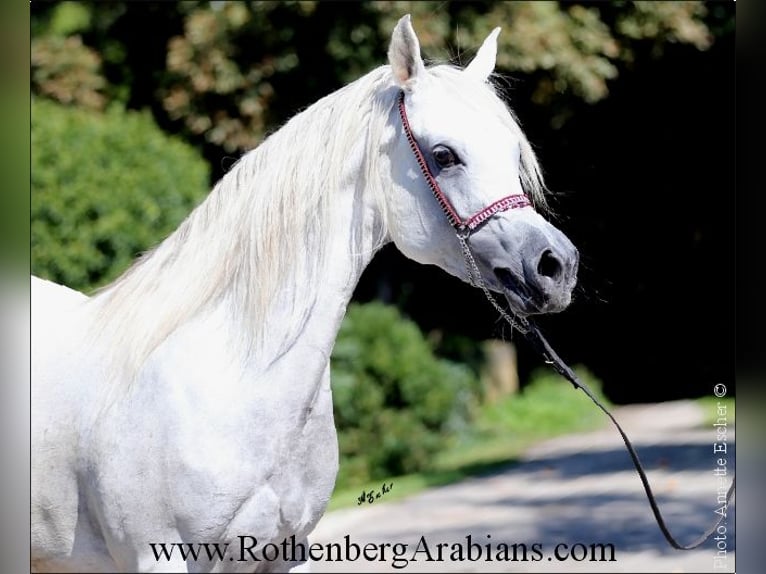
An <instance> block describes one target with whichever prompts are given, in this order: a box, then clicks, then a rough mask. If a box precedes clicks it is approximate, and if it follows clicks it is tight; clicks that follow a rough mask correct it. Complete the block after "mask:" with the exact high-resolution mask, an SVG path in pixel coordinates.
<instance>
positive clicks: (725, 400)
mask: <svg viewBox="0 0 766 574" xmlns="http://www.w3.org/2000/svg"><path fill="white" fill-rule="evenodd" d="M696 403H697V404H698V405H699V406H700V407H701V408H702V411H703V412H704V413H705V422H704V423H703V425H704V426H710V425H712V424H713V423H715V422H716V421H717V420H718V418H719V416H720V415H719V411H718V409H719V408H721V409H724V412H725V413H726V414H725V416H726V423H727V424H729V425H734V422H735V417H736V412H735V410H736V409H735V402H734V398H733V397H722V398H718V397H715V396H705V397H701V398H699V399H697V400H696Z"/></svg>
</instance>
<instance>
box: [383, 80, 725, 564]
mask: <svg viewBox="0 0 766 574" xmlns="http://www.w3.org/2000/svg"><path fill="white" fill-rule="evenodd" d="M397 107H398V110H399V117H400V118H401V121H402V128H403V131H404V134H405V136H406V137H407V141H408V142H409V144H410V148H411V149H412V153H413V155H414V156H415V159H416V161H417V163H418V167H420V171H421V172H422V173H423V177H424V178H425V180H426V183H427V184H428V186H429V187H430V188H431V192H432V193H433V195H434V198H435V199H436V201H437V202H438V203H439V205H440V206H441V208H442V211H444V215H445V216H446V217H447V219H448V220H449V222H450V224H451V225H452V226H453V227H454V228H455V231H456V233H457V239H458V242H459V243H460V248H461V250H462V252H463V259H464V261H465V266H466V271H467V273H468V281H469V282H470V283H471V285H473V286H474V287H479V288H480V289H481V290H482V291H483V293H484V296H485V297H486V298H487V300H488V301H489V302H490V303H491V304H492V306H493V307H494V308H495V310H496V311H497V312H498V313H499V314H500V316H501V317H502V318H503V319H504V320H505V321H506V322H507V323H508V324H509V325H510V326H511V328H512V329H516V330H518V331H519V332H520V333H522V334H523V335H524V336H525V337H526V338H527V340H528V341H529V342H530V344H531V345H532V346H533V347H534V348H535V350H536V351H537V352H538V353H540V355H541V356H542V357H543V359H544V360H545V362H546V363H548V364H549V365H551V366H552V367H553V369H554V370H555V371H556V372H557V373H558V374H560V375H561V376H562V377H564V378H565V379H566V380H568V381H569V382H570V383H572V386H574V388H575V389H580V390H581V391H582V392H584V393H585V394H586V395H587V396H588V398H589V399H590V400H591V401H593V403H594V404H595V405H596V406H597V407H598V408H599V409H601V410H602V411H603V412H604V414H606V416H608V417H609V420H611V421H612V424H614V426H615V428H616V429H617V432H619V433H620V436H621V437H622V442H624V443H625V447H626V448H627V449H628V454H630V458H631V460H632V461H633V466H635V467H636V472H637V473H638V476H639V478H640V479H641V484H643V486H644V492H646V498H647V499H648V501H649V506H650V507H651V508H652V512H653V513H654V518H655V520H656V521H657V526H659V528H660V530H661V531H662V534H663V535H664V536H665V539H666V540H667V541H668V543H669V544H670V545H671V546H672V547H673V548H676V549H678V550H692V549H694V548H697V547H698V546H701V545H702V544H703V543H704V542H705V541H706V540H707V539H708V538H710V537H711V536H712V535H713V534H714V533H715V532H716V529H717V528H718V526H719V525H720V524H721V522H722V521H723V519H724V518H725V513H722V514H720V515H719V517H718V520H716V522H715V523H714V524H713V526H711V527H710V528H708V529H707V530H706V531H705V532H704V533H703V534H702V535H701V536H699V537H698V538H696V539H695V540H694V541H693V542H691V543H690V544H681V543H680V542H678V541H677V540H676V539H675V537H674V536H673V535H672V534H671V533H670V530H669V529H668V527H667V525H666V524H665V519H664V518H663V517H662V513H661V512H660V508H659V506H658V505H657V500H656V498H655V496H654V493H653V492H652V488H651V486H650V485H649V479H648V478H647V477H646V472H645V471H644V467H643V465H642V464H641V460H640V459H639V458H638V453H637V452H636V449H635V448H634V447H633V444H632V443H631V442H630V439H629V438H628V435H627V434H625V431H624V430H622V427H621V426H620V423H618V422H617V419H615V418H614V416H613V415H612V413H610V412H609V409H607V408H606V407H605V406H604V405H603V404H602V403H601V401H599V400H598V398H597V397H596V395H594V394H593V392H592V391H591V390H590V389H589V388H588V386H587V385H585V384H584V383H582V382H581V381H580V380H579V379H578V378H577V375H575V373H574V371H572V369H570V368H569V366H568V365H567V364H566V363H565V362H564V361H562V360H561V357H559V356H558V355H557V354H556V351H554V350H553V348H552V347H551V346H550V344H549V343H548V341H546V340H545V337H543V335H542V333H540V331H539V330H538V328H537V326H536V325H535V324H534V323H532V322H531V321H529V320H528V319H527V318H525V317H517V316H513V312H510V313H509V312H508V311H506V310H505V309H503V307H502V306H501V305H500V304H499V303H498V302H497V301H496V300H495V298H494V297H493V295H492V293H490V291H489V289H488V288H487V285H486V283H485V282H484V278H483V277H482V274H481V271H480V270H479V266H478V265H477V263H476V259H475V258H474V256H473V253H472V252H471V248H470V246H469V245H468V238H469V236H470V234H471V232H473V231H474V230H475V229H476V228H477V227H478V226H479V224H481V223H483V222H484V221H486V220H487V219H489V218H490V217H492V216H493V215H495V214H496V213H498V212H500V211H505V210H508V209H518V208H522V207H528V206H531V203H530V201H529V199H528V198H527V197H526V196H523V195H521V196H520V195H512V196H508V197H505V198H502V199H501V200H499V201H496V202H495V203H493V204H491V205H489V206H487V207H485V208H484V209H483V210H481V211H480V212H478V213H476V214H474V215H472V216H470V217H468V218H466V219H463V218H461V217H460V215H458V213H457V211H456V210H455V208H454V207H453V206H452V204H451V203H450V201H449V199H448V198H447V196H446V195H445V194H444V192H442V190H441V189H440V188H439V184H438V183H437V181H436V179H435V178H434V177H433V175H432V174H431V172H430V170H429V169H428V164H427V162H426V160H425V157H424V156H423V153H422V151H421V150H420V146H419V145H418V143H417V140H416V139H415V135H414V134H413V133H412V129H411V128H410V123H409V120H408V118H407V112H406V109H405V104H404V92H400V94H399V98H398V100H397ZM735 479H736V476H734V477H733V478H732V481H731V486H730V487H729V491H728V493H727V494H726V507H727V508H728V506H729V504H730V502H731V499H732V496H734V483H735Z"/></svg>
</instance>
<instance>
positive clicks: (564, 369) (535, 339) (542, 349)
mask: <svg viewBox="0 0 766 574" xmlns="http://www.w3.org/2000/svg"><path fill="white" fill-rule="evenodd" d="M527 325H528V329H527V332H526V333H524V335H525V337H526V338H527V341H529V342H530V343H531V344H532V346H533V347H534V348H535V350H536V351H537V352H538V353H540V355H542V356H543V359H545V362H546V363H548V364H549V365H551V366H552V367H553V369H554V370H555V371H556V372H557V373H558V374H560V375H561V376H562V377H564V378H565V379H566V380H568V381H569V382H570V383H572V385H573V386H574V388H575V389H580V390H581V391H582V392H584V393H585V394H586V395H587V396H588V398H589V399H590V400H591V401H593V403H594V404H595V405H596V406H597V407H598V408H599V409H601V410H602V411H603V412H604V414H606V416H608V417H609V419H610V420H611V421H612V423H613V424H614V426H615V428H616V429H617V432H619V433H620V436H621V437H622V442H624V443H625V448H627V449H628V454H630V458H631V460H632V461H633V466H635V467H636V472H637V473H638V476H639V478H640V479H641V484H643V486H644V492H646V498H647V500H648V501H649V506H651V508H652V512H653V513H654V518H655V520H656V521H657V526H659V528H660V530H661V531H662V534H663V535H664V536H665V539H666V540H667V541H668V543H669V544H670V545H671V546H672V547H673V548H676V549H678V550H693V549H694V548H697V547H699V546H701V545H702V544H703V543H704V542H705V541H707V539H708V538H710V537H711V536H712V535H713V534H715V532H716V530H717V528H718V526H720V524H721V521H722V520H723V519H724V517H725V513H721V514H720V515H719V516H718V520H716V521H715V523H714V524H713V525H712V526H711V527H710V528H708V529H707V530H706V531H705V532H704V533H703V534H702V535H700V536H699V537H698V538H695V539H694V541H692V542H691V543H689V544H681V543H680V542H678V540H676V538H675V537H674V536H673V535H672V534H671V533H670V530H669V529H668V526H667V524H665V519H664V518H663V517H662V513H661V512H660V508H659V506H658V505H657V499H656V498H655V496H654V493H653V492H652V488H651V486H650V485H649V479H648V478H647V477H646V472H645V471H644V467H643V465H642V464H641V461H640V460H639V458H638V453H637V452H636V449H635V448H634V446H633V444H632V443H631V442H630V439H629V438H628V435H627V434H625V431H624V430H622V427H621V426H620V423H618V422H617V419H615V418H614V415H612V413H610V412H609V409H607V408H606V407H605V406H604V405H603V404H602V403H601V401H599V400H598V398H597V397H596V396H595V395H594V394H593V392H592V391H591V390H590V389H589V388H588V386H587V385H586V384H584V383H582V382H581V381H580V380H579V379H578V378H577V375H575V374H574V371H572V369H570V368H569V366H568V365H567V364H566V363H565V362H564V361H562V360H561V357H559V356H558V355H557V354H556V351H554V350H553V348H551V346H550V344H549V343H548V341H546V340H545V337H543V335H542V333H540V331H539V330H538V328H537V326H536V325H535V324H534V323H532V322H531V321H527ZM735 481H736V475H735V476H734V477H733V478H732V480H731V486H730V487H729V491H728V492H727V494H726V506H727V507H728V506H729V504H730V503H731V498H732V496H733V495H734V488H735V487H734V485H735Z"/></svg>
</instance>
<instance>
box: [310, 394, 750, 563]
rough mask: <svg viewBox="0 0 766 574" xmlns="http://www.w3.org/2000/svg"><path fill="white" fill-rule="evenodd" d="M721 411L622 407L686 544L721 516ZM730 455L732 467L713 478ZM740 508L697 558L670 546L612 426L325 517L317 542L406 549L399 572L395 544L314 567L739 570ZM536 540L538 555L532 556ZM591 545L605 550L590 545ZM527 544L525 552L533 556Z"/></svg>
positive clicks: (727, 431) (686, 404) (619, 413)
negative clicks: (492, 468) (713, 419)
mask: <svg viewBox="0 0 766 574" xmlns="http://www.w3.org/2000/svg"><path fill="white" fill-rule="evenodd" d="M713 414H716V413H712V414H711V413H704V412H703V407H700V406H699V404H696V403H693V402H691V401H676V402H668V403H661V404H655V405H631V406H625V407H620V408H618V409H616V411H615V415H616V417H617V418H618V420H620V422H621V423H623V426H624V427H625V430H626V432H627V433H628V435H629V436H630V437H631V439H632V440H633V441H634V443H635V444H636V446H637V448H638V451H639V456H640V458H641V460H642V462H643V463H644V465H645V466H646V468H647V470H648V473H649V480H650V482H651V485H652V487H653V490H654V492H655V494H656V495H657V497H658V500H659V503H660V507H661V510H662V512H663V514H664V516H665V518H666V521H667V523H668V525H669V527H670V529H671V531H672V532H673V534H674V535H675V536H676V538H678V539H679V540H680V541H681V542H688V541H690V540H692V539H693V538H695V537H696V536H697V535H698V534H700V533H701V532H702V531H703V530H704V529H705V528H707V527H708V526H710V524H711V523H712V521H713V519H714V518H716V514H715V513H714V510H715V509H716V508H719V507H720V506H721V505H720V504H719V503H718V500H717V499H718V494H719V492H718V489H719V486H720V485H719V482H718V477H717V476H716V472H717V473H718V474H721V473H722V472H726V473H727V475H726V486H728V484H729V481H730V479H731V475H732V472H733V469H734V462H735V456H734V454H735V453H734V438H735V437H734V424H733V421H731V419H729V421H728V424H726V425H719V426H717V427H716V426H713V425H711V424H710V423H709V422H707V423H706V422H705V421H706V419H708V418H710V416H712V415H713ZM724 438H725V440H726V442H727V447H726V453H722V452H718V453H714V444H716V443H718V444H720V443H721V442H722V441H723V439H724ZM718 448H719V451H720V450H721V447H718ZM722 457H723V458H724V459H725V463H726V469H725V470H723V471H722V470H718V471H716V470H715V469H717V468H718V469H720V464H719V462H720V461H719V458H722ZM394 488H395V486H394ZM734 506H735V505H732V507H731V508H729V509H728V516H727V519H726V521H725V525H726V526H725V531H724V532H725V533H724V534H722V535H718V538H719V540H718V541H716V540H710V541H708V542H707V543H706V544H705V545H704V546H703V547H702V548H701V549H698V550H694V551H678V550H674V549H673V548H671V547H670V546H669V545H668V544H667V542H665V539H664V538H663V537H662V534H661V533H660V531H659V530H658V528H657V526H656V524H655V521H654V517H653V516H652V513H651V510H650V508H649V505H648V503H647V501H646V497H645V495H644V492H643V489H642V487H641V483H640V480H639V478H638V476H637V474H636V473H635V471H634V470H633V466H632V463H631V461H630V459H629V457H628V454H627V452H626V451H625V448H624V446H623V444H622V440H621V439H620V437H619V435H618V434H617V432H616V430H615V429H614V428H612V427H611V426H609V427H604V429H602V430H600V431H597V432H591V433H586V434H577V435H570V436H566V437H561V438H557V439H553V440H549V441H546V442H544V443H541V444H539V445H536V446H535V447H533V448H532V449H530V450H529V451H528V452H527V454H526V455H525V457H524V458H523V462H522V463H521V464H519V465H516V466H513V467H511V468H509V469H507V470H505V471H500V472H495V473H493V474H491V475H487V476H484V477H479V478H472V479H469V480H465V481H463V482H460V483H458V484H454V485H450V486H446V487H440V488H434V489H431V490H428V491H425V492H423V493H421V494H417V495H413V496H412V497H409V498H407V499H405V500H400V501H395V502H391V503H384V502H382V501H377V502H375V503H373V504H369V505H368V504H364V505H363V506H354V507H353V508H348V509H343V510H338V511H335V512H331V513H328V514H327V515H326V516H325V517H324V518H323V519H322V520H321V521H320V523H319V525H318V526H317V528H316V530H315V531H314V533H313V534H312V536H311V537H310V542H311V543H321V544H324V545H326V544H328V543H332V542H336V543H340V545H341V546H344V544H345V542H344V537H345V536H346V535H349V540H350V542H352V543H355V544H357V545H359V547H360V548H362V549H363V548H364V545H365V544H368V543H375V544H377V545H378V550H375V551H373V552H372V553H371V556H373V557H375V556H377V557H378V558H379V556H380V545H381V544H383V543H390V544H391V545H395V544H397V543H403V544H406V545H407V547H406V552H403V553H402V554H401V557H400V559H399V560H398V562H397V566H398V568H395V567H394V566H393V563H394V562H393V552H392V551H393V550H395V549H396V548H397V547H395V546H389V547H388V548H386V549H385V551H386V554H385V557H384V558H385V559H384V560H372V561H369V560H365V559H364V558H363V557H360V558H359V559H357V560H356V561H342V562H338V561H327V560H324V561H319V562H314V563H313V564H312V571H315V572H357V571H399V572H402V571H403V572H423V571H429V572H434V571H449V572H480V571H481V572H485V571H496V572H499V571H504V572H557V571H558V572H572V571H589V572H733V571H734V562H735V560H734V555H735V540H734V518H735V517H734V512H733V511H734ZM468 535H470V536H471V542H473V543H474V544H476V546H474V548H473V550H474V552H473V556H472V558H477V555H478V547H479V546H480V547H482V552H481V557H479V558H478V559H475V560H473V561H470V560H468V559H467V552H468V548H467V540H466V537H467V536H468ZM488 535H489V538H488ZM421 537H423V538H422V539H423V540H424V541H425V544H426V545H427V546H428V550H429V552H430V554H431V556H432V558H434V561H428V560H427V558H428V554H427V553H426V552H425V551H421V552H418V553H417V554H416V555H415V558H416V560H414V561H413V560H412V557H413V553H414V552H415V551H416V550H417V549H418V547H419V544H422V542H421ZM440 543H447V544H448V546H447V545H445V546H443V550H442V561H437V560H436V559H437V558H438V556H437V551H438V545H439V544H440ZM454 543H460V544H461V546H462V550H463V554H464V558H466V559H464V560H463V561H452V560H450V554H451V552H452V551H453V546H452V545H453V544H454ZM487 543H491V544H492V549H491V552H492V561H487V560H486V557H487V553H486V551H485V550H484V548H485V547H486V544H487ZM502 543H505V544H507V545H508V547H509V551H510V552H509V554H508V556H509V557H511V558H512V557H513V556H512V549H513V547H512V545H513V544H517V556H516V557H517V561H497V560H496V559H495V558H496V553H497V551H498V549H502V547H501V546H500V545H501V544H502ZM535 544H536V545H537V547H538V548H539V550H540V552H534V551H533V550H534V547H533V545H535ZM594 544H595V545H598V546H595V547H593V548H594V550H591V545H594ZM521 545H524V546H525V547H526V549H527V560H526V561H523V560H522V558H523V557H522V553H521V549H522V546H521ZM557 545H566V546H559V552H558V554H559V555H562V556H563V555H564V554H566V552H572V553H573V554H574V557H569V558H568V559H565V560H563V561H558V560H557V558H556V556H555V550H556V547H557ZM576 545H579V546H576ZM608 545H612V547H613V554H612V553H611V550H610V547H609V546H608ZM402 548H403V547H402V546H399V549H400V550H401V549H402ZM602 548H603V550H602ZM421 549H422V546H421ZM723 549H725V553H724V552H723V551H722V550H723ZM344 552H345V550H344ZM602 552H603V554H602ZM591 553H592V554H593V555H594V556H595V558H596V559H600V558H602V556H603V557H605V558H611V557H613V558H614V559H615V560H613V561H603V562H602V561H595V562H594V561H590V560H589V559H588V558H590V556H591ZM533 558H535V559H536V560H535V561H533ZM575 558H577V559H580V560H576V559H575Z"/></svg>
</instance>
